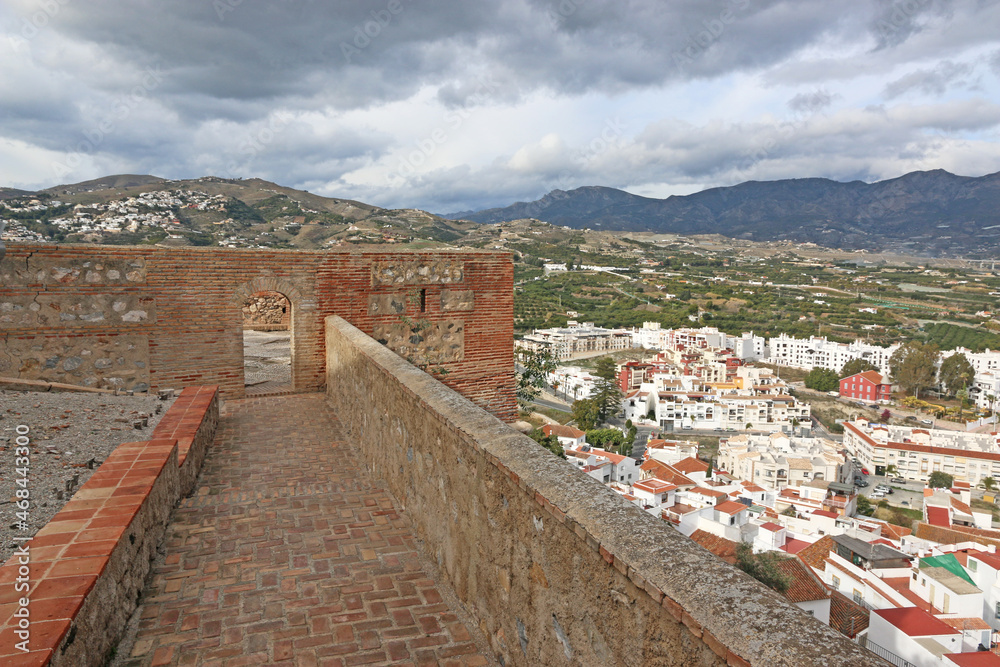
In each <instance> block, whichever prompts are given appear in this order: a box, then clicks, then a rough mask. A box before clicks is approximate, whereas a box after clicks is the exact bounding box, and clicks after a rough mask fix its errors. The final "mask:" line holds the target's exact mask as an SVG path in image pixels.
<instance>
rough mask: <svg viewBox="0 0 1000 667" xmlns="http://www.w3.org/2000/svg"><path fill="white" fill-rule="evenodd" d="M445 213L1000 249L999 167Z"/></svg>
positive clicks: (483, 219)
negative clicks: (974, 173)
mask: <svg viewBox="0 0 1000 667" xmlns="http://www.w3.org/2000/svg"><path fill="white" fill-rule="evenodd" d="M444 217H447V218H451V219H461V220H470V221H473V222H479V223H497V222H503V221H507V220H517V219H522V218H536V219H539V220H543V221H545V222H549V223H551V224H555V225H563V226H567V227H571V228H574V229H600V230H605V231H613V230H619V231H632V232H660V233H672V234H713V233H714V234H722V235H724V236H728V237H731V238H739V239H749V240H754V241H771V240H793V241H803V242H813V243H817V244H820V245H824V246H832V247H841V248H850V249H859V248H869V249H873V250H874V249H881V250H908V251H917V252H921V253H927V254H932V255H939V254H946V255H956V254H957V255H964V254H969V255H973V254H983V253H995V252H996V251H997V250H1000V172H998V173H995V174H989V175H987V176H982V177H968V176H956V175H955V174H952V173H949V172H947V171H944V170H941V169H937V170H933V171H917V172H912V173H909V174H906V175H904V176H900V177H899V178H894V179H890V180H885V181H879V182H876V183H865V182H862V181H852V182H849V183H841V182H837V181H833V180H829V179H824V178H803V179H791V180H780V181H764V182H761V181H748V182H746V183H740V184H739V185H734V186H731V187H718V188H711V189H708V190H704V191H702V192H698V193H695V194H691V195H685V196H671V197H667V198H666V199H653V198H649V197H640V196H638V195H634V194H631V193H628V192H625V191H623V190H617V189H615V188H608V187H597V186H591V187H582V188H577V189H575V190H570V191H564V190H553V191H552V192H550V193H548V194H547V195H545V196H544V197H542V198H541V199H538V200H536V201H533V202H517V203H515V204H511V205H510V206H506V207H503V208H491V209H486V210H481V211H475V212H470V211H464V212H461V213H455V214H450V215H446V216H444Z"/></svg>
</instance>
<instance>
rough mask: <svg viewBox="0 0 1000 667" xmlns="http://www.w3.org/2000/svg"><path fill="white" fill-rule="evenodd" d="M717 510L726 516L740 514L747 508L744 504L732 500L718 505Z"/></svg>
mask: <svg viewBox="0 0 1000 667" xmlns="http://www.w3.org/2000/svg"><path fill="white" fill-rule="evenodd" d="M715 509H717V510H719V511H720V512H723V513H725V514H739V513H740V512H742V511H744V510H746V509H747V506H746V505H744V504H743V503H735V502H733V501H732V500H727V501H725V502H721V503H719V504H718V505H716V506H715Z"/></svg>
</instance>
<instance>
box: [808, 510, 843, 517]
mask: <svg viewBox="0 0 1000 667" xmlns="http://www.w3.org/2000/svg"><path fill="white" fill-rule="evenodd" d="M813 515H814V516H825V517H827V518H828V519H836V518H837V517H838V516H840V515H839V514H837V513H836V512H830V511H829V510H813Z"/></svg>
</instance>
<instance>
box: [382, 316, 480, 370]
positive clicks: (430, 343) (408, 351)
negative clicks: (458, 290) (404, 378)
mask: <svg viewBox="0 0 1000 667" xmlns="http://www.w3.org/2000/svg"><path fill="white" fill-rule="evenodd" d="M372 336H373V338H375V340H377V341H379V342H381V343H382V344H383V345H386V346H387V347H388V348H389V349H391V350H392V351H393V352H395V353H396V354H398V355H399V356H401V357H403V358H404V359H407V360H409V361H410V362H411V363H413V364H416V365H418V366H419V365H424V364H445V363H450V362H455V361H461V360H462V359H463V358H464V357H465V323H464V322H463V321H462V320H442V321H439V322H430V321H427V320H410V319H409V318H406V319H405V320H404V321H402V322H393V323H391V324H385V323H379V324H376V325H375V331H374V333H373V334H372Z"/></svg>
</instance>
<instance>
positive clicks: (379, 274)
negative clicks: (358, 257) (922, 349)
mask: <svg viewBox="0 0 1000 667" xmlns="http://www.w3.org/2000/svg"><path fill="white" fill-rule="evenodd" d="M464 278H465V265H464V264H462V262H456V261H454V260H448V259H442V260H422V261H415V262H374V263H373V264H372V285H374V286H380V285H444V284H451V283H460V282H462V280H464Z"/></svg>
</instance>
